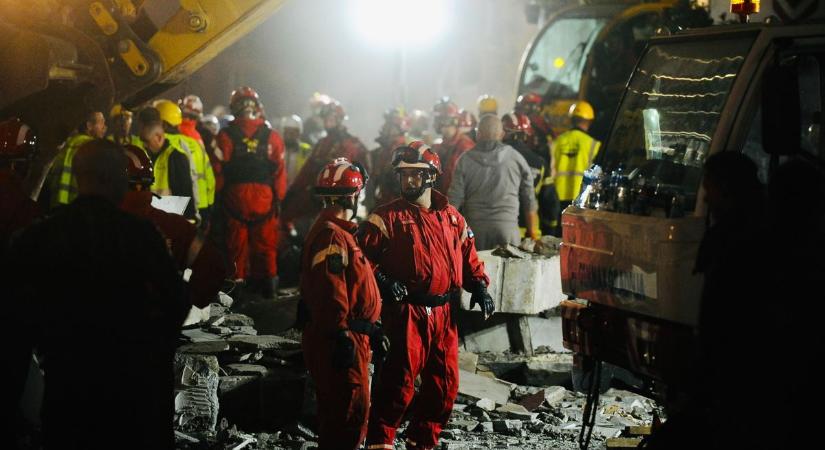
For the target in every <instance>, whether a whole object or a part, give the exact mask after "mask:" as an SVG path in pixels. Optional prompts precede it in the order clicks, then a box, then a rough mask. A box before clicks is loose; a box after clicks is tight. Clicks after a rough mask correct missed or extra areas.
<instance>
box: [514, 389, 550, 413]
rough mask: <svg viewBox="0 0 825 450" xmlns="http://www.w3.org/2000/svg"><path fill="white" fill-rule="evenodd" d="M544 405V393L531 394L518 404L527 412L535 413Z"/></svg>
mask: <svg viewBox="0 0 825 450" xmlns="http://www.w3.org/2000/svg"><path fill="white" fill-rule="evenodd" d="M543 403H544V392H536V393H535V394H530V395H528V396H526V397H524V398H522V399H521V401H519V402H518V404H519V405H521V406H522V407H524V409H525V410H527V411H535V410H536V409H537V408H538V407H539V406H541V405H542V404H543Z"/></svg>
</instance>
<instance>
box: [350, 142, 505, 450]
mask: <svg viewBox="0 0 825 450" xmlns="http://www.w3.org/2000/svg"><path fill="white" fill-rule="evenodd" d="M393 168H394V169H395V171H396V173H397V174H398V177H399V182H400V184H401V198H398V199H396V200H394V201H392V202H390V203H388V204H385V205H382V206H380V207H378V208H376V209H375V211H374V212H373V213H372V214H370V216H369V218H368V219H367V221H365V222H363V223H362V224H361V228H359V230H358V233H357V235H356V236H357V237H358V243H359V245H361V248H362V249H363V251H364V254H365V255H367V258H369V259H370V261H372V263H373V265H375V266H376V269H375V273H376V280H377V281H378V286H379V289H380V291H381V298H382V299H383V304H382V314H381V316H382V322H383V324H384V329H385V332H386V333H387V336H388V337H389V339H390V345H391V351H390V353H389V354H388V356H387V360H386V361H385V362H384V365H383V367H382V369H381V373H380V377H379V379H378V380H377V381H376V384H375V385H374V387H373V390H374V392H373V404H372V409H371V411H370V421H369V429H368V432H367V448H368V449H392V448H393V440H394V439H395V433H396V428H397V427H398V425H399V424H400V423H401V420H402V418H404V416H405V413H406V412H407V408H408V407H409V406H410V404H411V402H412V400H413V395H414V393H415V379H416V378H417V377H419V376H420V377H421V387H420V390H419V393H418V397H417V398H416V400H415V403H414V406H413V410H412V411H411V414H410V424H409V426H408V427H407V431H406V435H407V448H408V449H431V448H434V447H435V446H436V444H437V443H438V435H439V433H440V432H441V429H442V427H443V426H444V425H445V424H446V423H447V421H448V419H449V418H450V413H451V412H452V409H453V402H454V401H455V397H456V394H457V393H458V331H457V329H456V320H455V317H454V316H453V312H452V305H451V304H450V300H451V299H452V298H455V297H456V296H457V295H458V294H459V292H460V289H462V288H464V289H465V290H467V291H469V292H472V301H471V305H472V306H475V304H479V305H480V307H481V310H482V311H483V313H484V317H485V319H486V318H489V317H490V315H492V314H493V312H494V311H495V306H494V304H493V300H492V298H491V297H490V295H489V294H488V293H487V285H488V283H489V278H488V277H487V275H486V274H485V273H484V265H483V263H482V262H481V261H479V259H478V255H477V254H476V250H475V245H474V239H473V233H472V231H471V230H470V229H469V227H468V226H467V224H466V222H465V221H464V218H463V217H462V216H461V214H459V213H458V211H457V210H456V209H455V208H454V207H453V206H452V205H450V204H449V203H448V202H447V198H446V197H445V196H444V195H443V194H441V193H439V192H438V191H436V190H435V189H433V188H432V187H433V185H434V184H435V178H436V176H437V175H438V174H439V173H441V164H440V162H439V159H438V155H436V154H435V153H434V152H433V151H432V150H430V148H429V147H428V146H427V145H425V144H424V143H423V142H421V141H414V142H412V143H410V144H409V145H407V146H403V147H399V148H398V149H396V151H395V156H394V158H393Z"/></svg>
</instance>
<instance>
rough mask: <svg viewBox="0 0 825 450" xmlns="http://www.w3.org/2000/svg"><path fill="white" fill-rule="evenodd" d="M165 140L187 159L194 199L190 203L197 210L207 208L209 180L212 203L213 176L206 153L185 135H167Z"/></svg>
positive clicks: (213, 193) (213, 192)
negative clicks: (193, 204) (193, 203)
mask: <svg viewBox="0 0 825 450" xmlns="http://www.w3.org/2000/svg"><path fill="white" fill-rule="evenodd" d="M166 139H168V140H169V145H171V146H174V147H176V148H178V149H180V150H183V152H184V153H185V154H186V156H187V157H188V158H189V171H190V175H191V177H192V192H193V193H194V194H195V198H194V199H192V201H193V202H195V205H196V206H197V208H198V209H204V208H207V207H209V205H211V204H212V203H210V202H209V194H210V192H209V191H210V187H209V185H210V183H209V180H210V178H211V186H212V187H211V191H212V202H213V203H214V200H215V174H214V173H213V172H212V166H211V165H210V164H209V159H208V158H207V156H206V151H205V150H204V149H203V147H201V145H200V143H199V142H198V141H196V140H195V139H193V138H191V137H189V136H186V135H185V134H167V135H166Z"/></svg>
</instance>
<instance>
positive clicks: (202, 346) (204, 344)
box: [178, 341, 232, 355]
mask: <svg viewBox="0 0 825 450" xmlns="http://www.w3.org/2000/svg"><path fill="white" fill-rule="evenodd" d="M231 349H232V346H230V345H229V343H228V342H226V341H201V342H193V343H191V344H184V345H181V346H180V347H178V353H198V354H210V355H214V354H216V353H222V352H228V351H230V350H231Z"/></svg>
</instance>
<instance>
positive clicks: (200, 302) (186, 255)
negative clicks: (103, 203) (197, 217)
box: [120, 145, 227, 308]
mask: <svg viewBox="0 0 825 450" xmlns="http://www.w3.org/2000/svg"><path fill="white" fill-rule="evenodd" d="M123 151H124V153H125V154H126V173H127V174H128V176H129V190H128V191H126V195H125V196H124V197H123V201H122V203H121V205H120V208H121V209H122V210H124V211H126V212H128V213H131V214H133V215H135V216H138V217H142V218H144V219H146V220H148V221H150V222H152V224H154V225H155V227H156V228H157V229H158V231H159V232H160V234H161V236H163V238H164V239H166V245H168V246H169V251H170V253H171V254H172V259H174V260H175V263H176V265H177V266H178V270H179V271H180V272H183V271H185V270H186V269H191V270H192V275H191V276H190V277H189V289H188V291H189V298H190V300H191V302H192V305H194V306H197V307H198V308H205V307H206V306H207V305H209V304H210V303H212V302H213V301H215V299H216V298H217V296H218V290H220V288H221V284H222V283H223V280H224V278H225V277H226V275H227V273H226V265H225V264H224V259H223V256H222V255H221V253H220V251H219V250H218V248H217V246H216V245H215V244H214V243H213V242H212V241H210V240H208V239H206V238H205V237H204V236H203V234H202V232H201V231H200V230H198V228H197V227H196V226H195V225H193V224H191V223H190V222H189V221H188V220H186V219H184V218H183V216H180V215H178V214H171V213H168V212H166V211H161V210H160V209H157V208H155V207H154V206H152V195H153V194H152V191H151V190H150V187H151V186H152V183H154V182H155V176H154V173H153V171H152V161H151V160H150V159H149V157H148V156H147V155H146V152H145V151H143V149H141V148H139V147H136V146H134V145H126V146H124V147H123Z"/></svg>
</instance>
